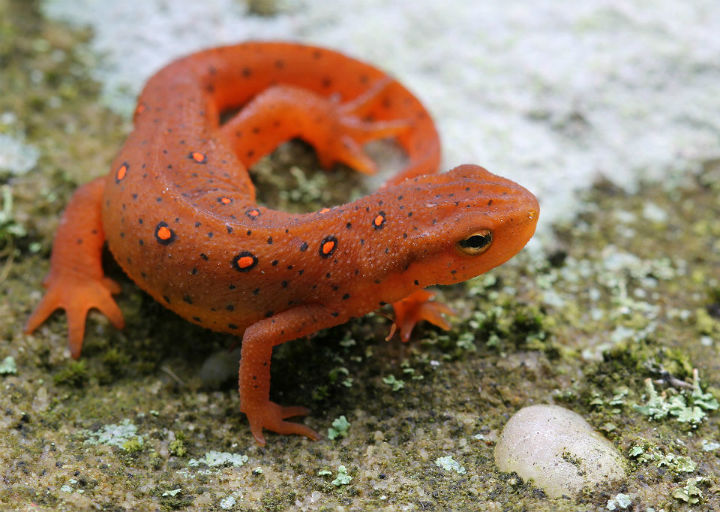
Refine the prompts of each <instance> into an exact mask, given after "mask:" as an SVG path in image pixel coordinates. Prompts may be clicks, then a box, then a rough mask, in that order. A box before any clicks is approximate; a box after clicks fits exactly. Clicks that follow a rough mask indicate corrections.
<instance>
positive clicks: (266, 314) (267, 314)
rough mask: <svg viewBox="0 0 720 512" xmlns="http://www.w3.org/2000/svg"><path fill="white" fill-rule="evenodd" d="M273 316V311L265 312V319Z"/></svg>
mask: <svg viewBox="0 0 720 512" xmlns="http://www.w3.org/2000/svg"><path fill="white" fill-rule="evenodd" d="M274 314H275V312H274V311H266V312H265V318H270V317H271V316H273V315H274Z"/></svg>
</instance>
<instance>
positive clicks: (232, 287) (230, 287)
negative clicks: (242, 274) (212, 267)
mask: <svg viewBox="0 0 720 512" xmlns="http://www.w3.org/2000/svg"><path fill="white" fill-rule="evenodd" d="M235 288H237V286H235V285H234V284H231V285H230V286H228V290H234V289H235Z"/></svg>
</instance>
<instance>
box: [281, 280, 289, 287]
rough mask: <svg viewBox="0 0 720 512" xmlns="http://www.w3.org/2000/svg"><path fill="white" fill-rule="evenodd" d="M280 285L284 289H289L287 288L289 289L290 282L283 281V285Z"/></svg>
mask: <svg viewBox="0 0 720 512" xmlns="http://www.w3.org/2000/svg"><path fill="white" fill-rule="evenodd" d="M280 285H281V286H282V287H283V288H287V287H288V282H287V281H283V282H282V283H280Z"/></svg>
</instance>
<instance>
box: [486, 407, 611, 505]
mask: <svg viewBox="0 0 720 512" xmlns="http://www.w3.org/2000/svg"><path fill="white" fill-rule="evenodd" d="M495 463H496V464H497V466H498V468H499V469H500V471H505V472H511V471H515V472H516V473H517V474H518V475H520V477H521V478H523V479H524V480H526V481H527V480H533V482H534V484H535V485H536V486H538V487H540V488H541V489H543V491H545V493H546V494H547V495H548V496H551V497H559V496H562V495H566V496H572V495H573V494H576V493H578V492H579V491H580V490H581V489H583V488H584V487H588V486H590V487H595V486H599V485H604V484H606V483H608V482H610V481H613V480H619V479H622V478H623V477H624V476H625V468H624V463H623V458H622V456H621V455H620V453H619V452H618V451H617V450H616V449H615V447H614V446H613V445H612V444H611V443H610V442H609V441H608V440H607V439H605V438H604V437H602V436H601V435H600V434H599V433H597V432H595V431H594V430H593V429H592V427H591V426H590V425H589V424H588V423H587V422H586V421H585V420H584V419H583V417H582V416H580V415H579V414H576V413H574V412H572V411H569V410H567V409H565V408H563V407H558V406H556V405H533V406H530V407H525V408H524V409H521V410H519V411H518V412H517V413H515V415H514V416H513V417H512V418H510V420H509V421H508V423H507V425H505V429H504V430H503V432H502V434H501V436H500V440H499V441H498V444H497V446H496V447H495Z"/></svg>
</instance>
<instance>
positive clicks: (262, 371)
mask: <svg viewBox="0 0 720 512" xmlns="http://www.w3.org/2000/svg"><path fill="white" fill-rule="evenodd" d="M344 321H345V319H344V318H340V316H339V315H338V316H333V314H332V312H331V311H330V310H329V309H327V308H326V307H324V306H320V305H308V306H299V307H296V308H293V309H290V310H287V311H283V312H282V313H278V314H277V315H274V316H271V317H270V318H266V319H264V320H261V321H259V322H256V323H254V324H253V325H251V326H250V327H248V328H247V329H246V330H245V334H243V340H242V351H241V355H240V373H239V375H238V388H239V391H240V410H241V411H242V412H244V413H245V414H246V415H247V417H248V421H249V422H250V431H251V432H252V434H253V436H254V437H255V440H256V441H257V442H258V444H260V445H265V437H264V436H263V432H262V431H263V428H265V429H268V430H271V431H273V432H277V433H279V434H300V435H304V436H307V437H309V438H310V439H313V440H317V439H319V438H320V436H319V435H318V434H317V433H316V432H315V431H314V430H312V429H311V428H310V427H306V426H305V425H301V424H299V423H292V422H289V421H284V420H285V419H286V418H290V417H293V416H304V415H306V414H308V412H309V410H308V409H306V408H305V407H282V406H280V405H278V404H276V403H274V402H271V401H270V359H271V357H272V349H273V347H274V346H276V345H280V344H282V343H285V342H286V341H290V340H294V339H296V338H300V337H302V336H306V335H308V334H311V333H314V332H316V331H319V330H320V329H325V328H328V327H332V326H334V325H338V324H340V323H342V322H344Z"/></svg>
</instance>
